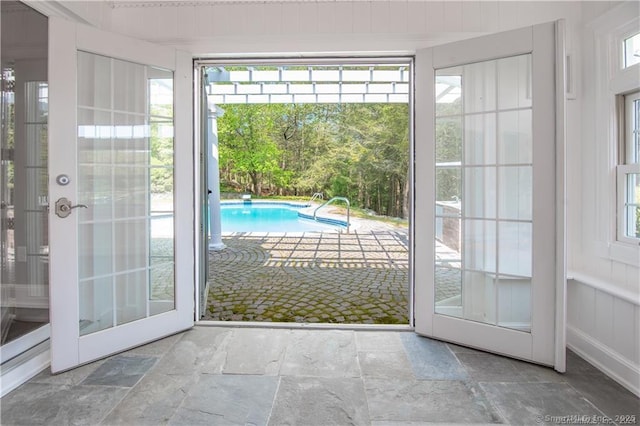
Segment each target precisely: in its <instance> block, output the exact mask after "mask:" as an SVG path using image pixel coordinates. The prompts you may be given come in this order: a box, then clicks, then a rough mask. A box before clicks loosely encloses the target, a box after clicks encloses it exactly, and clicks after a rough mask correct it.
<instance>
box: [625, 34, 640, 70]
mask: <svg viewBox="0 0 640 426" xmlns="http://www.w3.org/2000/svg"><path fill="white" fill-rule="evenodd" d="M638 63H640V33H638V34H636V35H634V36H631V37H629V38H628V39H626V40H625V41H624V68H627V67H630V66H631V65H635V64H638Z"/></svg>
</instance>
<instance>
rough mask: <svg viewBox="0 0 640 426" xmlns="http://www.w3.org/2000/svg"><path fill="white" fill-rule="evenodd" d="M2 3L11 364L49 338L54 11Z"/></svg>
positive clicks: (0, 333)
mask: <svg viewBox="0 0 640 426" xmlns="http://www.w3.org/2000/svg"><path fill="white" fill-rule="evenodd" d="M1 3H2V4H1V5H0V9H1V16H2V26H1V28H2V36H1V37H0V39H2V48H1V49H0V51H1V52H2V55H1V57H2V61H1V63H2V67H1V68H0V88H1V92H2V94H1V99H0V116H1V118H2V123H1V132H0V133H1V134H2V135H1V147H0V148H1V149H0V264H1V276H0V344H1V347H0V363H4V362H6V361H8V360H10V359H12V358H14V357H16V356H17V355H19V354H21V353H23V352H26V351H27V350H28V349H30V348H31V347H33V346H35V345H37V344H38V343H40V342H42V341H44V340H46V339H47V338H48V337H49V331H48V326H46V325H47V324H48V323H49V238H48V237H49V219H48V212H47V206H48V203H49V191H48V141H47V138H48V113H49V110H48V109H49V103H48V100H49V99H48V82H47V54H46V46H47V43H48V36H47V28H48V20H47V17H46V16H44V15H41V14H40V13H38V12H36V11H35V10H33V9H31V8H29V7H28V6H25V5H24V4H22V3H20V2H13V1H3V2H1ZM32 332H33V333H32ZM3 391H5V389H3Z"/></svg>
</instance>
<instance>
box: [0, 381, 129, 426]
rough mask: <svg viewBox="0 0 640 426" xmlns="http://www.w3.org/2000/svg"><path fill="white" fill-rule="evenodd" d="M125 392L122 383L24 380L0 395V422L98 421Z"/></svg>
mask: <svg viewBox="0 0 640 426" xmlns="http://www.w3.org/2000/svg"><path fill="white" fill-rule="evenodd" d="M127 392H128V389H127V388H123V387H111V386H84V385H77V386H65V385H50V384H43V383H27V384H24V385H22V386H21V387H20V388H18V389H16V390H15V391H13V392H12V393H10V394H9V395H7V396H5V397H3V398H2V410H0V424H3V425H28V426H36V425H47V426H49V425H69V424H86V425H94V424H98V423H100V421H101V420H102V419H103V418H104V417H105V416H106V414H107V413H108V412H109V411H111V409H112V408H113V407H114V406H115V405H116V404H117V403H118V402H120V400H121V399H122V398H123V397H124V395H125V394H126V393H127Z"/></svg>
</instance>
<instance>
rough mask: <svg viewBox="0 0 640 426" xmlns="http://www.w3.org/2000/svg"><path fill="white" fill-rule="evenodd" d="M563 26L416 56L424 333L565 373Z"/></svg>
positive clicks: (418, 304) (418, 254)
mask: <svg viewBox="0 0 640 426" xmlns="http://www.w3.org/2000/svg"><path fill="white" fill-rule="evenodd" d="M558 25H560V24H544V25H537V26H533V27H528V28H523V29H519V30H514V31H509V32H506V33H500V34H494V35H490V36H486V37H481V38H477V39H472V40H466V41H462V42H457V43H452V44H448V45H443V46H438V47H434V48H431V49H426V50H424V51H420V52H419V53H418V54H417V56H416V75H415V87H416V105H415V123H416V124H415V129H416V142H415V151H416V164H417V167H416V191H415V192H416V203H415V205H416V217H417V220H416V221H415V228H414V230H415V259H416V261H415V327H416V331H417V332H418V333H420V334H423V335H426V336H430V337H434V338H437V339H442V340H446V341H451V342H455V343H458V344H462V345H467V346H471V347H475V348H479V349H483V350H487V351H490V352H495V353H499V354H503V355H507V356H511V357H515V358H519V359H523V360H528V361H532V362H536V363H541V364H546V365H550V366H554V367H555V368H556V369H558V370H560V371H562V370H563V369H564V250H563V247H564V237H563V229H564V223H563V219H562V218H563V214H562V212H563V207H562V206H559V205H558V203H557V200H558V199H560V200H561V197H562V194H563V189H562V188H563V178H562V173H563V172H562V166H561V164H562V161H563V157H562V149H561V147H562V144H563V140H562V137H561V133H562V132H561V131H560V129H562V128H563V119H562V118H560V119H558V120H557V117H562V113H563V111H564V106H563V101H562V99H563V97H562V94H563V93H564V91H563V88H564V87H563V79H562V78H558V77H557V76H562V66H561V65H560V66H558V67H557V66H556V64H557V63H562V59H563V54H562V53H561V52H562V50H563V49H562V47H561V46H562V41H561V34H560V33H561V31H558ZM557 52H558V54H557ZM556 58H560V59H559V60H558V61H557V60H556ZM557 93H559V94H560V95H559V96H557ZM557 160H558V163H556V161H557ZM557 164H558V165H559V166H558V165H557Z"/></svg>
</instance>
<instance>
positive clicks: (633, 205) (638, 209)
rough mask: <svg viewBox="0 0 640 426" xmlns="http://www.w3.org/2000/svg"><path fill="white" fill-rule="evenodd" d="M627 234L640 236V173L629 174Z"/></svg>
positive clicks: (634, 236) (626, 210) (626, 215)
mask: <svg viewBox="0 0 640 426" xmlns="http://www.w3.org/2000/svg"><path fill="white" fill-rule="evenodd" d="M625 204H626V205H625V217H626V225H627V226H626V230H625V231H626V236H627V237H630V238H640V173H629V174H627V201H626V203H625Z"/></svg>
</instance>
